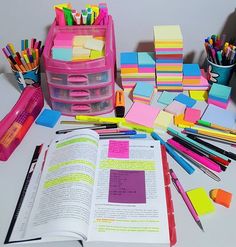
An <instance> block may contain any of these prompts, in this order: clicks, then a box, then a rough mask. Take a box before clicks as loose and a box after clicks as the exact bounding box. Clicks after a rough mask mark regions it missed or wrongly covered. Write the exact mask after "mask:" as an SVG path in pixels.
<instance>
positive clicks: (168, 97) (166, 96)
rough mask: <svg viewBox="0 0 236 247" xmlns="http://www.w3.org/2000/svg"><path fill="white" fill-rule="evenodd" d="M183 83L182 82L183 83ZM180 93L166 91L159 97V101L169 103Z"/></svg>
mask: <svg viewBox="0 0 236 247" xmlns="http://www.w3.org/2000/svg"><path fill="white" fill-rule="evenodd" d="M181 85H182V84H181ZM178 94H179V93H176V92H168V91H164V92H163V93H162V94H161V96H160V97H159V98H158V100H157V101H158V103H161V104H164V105H169V104H170V103H171V102H172V101H173V100H174V98H175V97H176V96H177V95H178Z"/></svg>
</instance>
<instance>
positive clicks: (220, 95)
mask: <svg viewBox="0 0 236 247" xmlns="http://www.w3.org/2000/svg"><path fill="white" fill-rule="evenodd" d="M230 93H231V87H228V86H225V85H221V84H218V83H213V84H212V86H211V89H210V91H209V95H208V104H213V105H216V106H219V107H221V108H223V109H226V108H227V106H228V104H229V98H230Z"/></svg>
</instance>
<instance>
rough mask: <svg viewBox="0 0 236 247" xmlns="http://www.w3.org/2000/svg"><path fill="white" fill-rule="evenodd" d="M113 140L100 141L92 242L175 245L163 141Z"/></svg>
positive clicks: (92, 217)
mask: <svg viewBox="0 0 236 247" xmlns="http://www.w3.org/2000/svg"><path fill="white" fill-rule="evenodd" d="M111 141H112V140H102V141H101V140H100V142H99V152H98V153H99V157H98V167H97V171H96V178H95V190H94V194H93V203H92V210H91V218H90V229H89V237H88V241H102V242H103V241H104V242H107V241H111V242H116V243H121V242H125V244H128V243H140V244H144V243H146V244H147V243H148V244H155V245H156V244H157V243H158V244H163V245H165V244H166V245H169V243H170V240H169V226H168V215H167V205H166V197H165V186H164V176H163V167H162V156H161V147H160V143H159V142H158V141H153V140H129V141H121V140H116V141H112V143H111ZM119 141H121V142H122V145H120V144H119ZM114 142H117V143H114ZM125 142H128V144H127V143H126V144H125ZM114 145H115V146H114ZM85 245H86V242H85ZM87 245H88V246H89V242H88V243H87Z"/></svg>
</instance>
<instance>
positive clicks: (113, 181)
mask: <svg viewBox="0 0 236 247" xmlns="http://www.w3.org/2000/svg"><path fill="white" fill-rule="evenodd" d="M108 202H114V203H146V191H145V172H144V171H128V170H127V171H126V170H111V171H110V184H109V198H108Z"/></svg>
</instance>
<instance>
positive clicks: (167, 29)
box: [154, 25, 183, 42]
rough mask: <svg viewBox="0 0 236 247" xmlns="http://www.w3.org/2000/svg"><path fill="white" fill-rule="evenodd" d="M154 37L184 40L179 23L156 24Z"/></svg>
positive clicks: (166, 39) (163, 39) (164, 39)
mask: <svg viewBox="0 0 236 247" xmlns="http://www.w3.org/2000/svg"><path fill="white" fill-rule="evenodd" d="M154 39H155V41H156V40H159V41H173V42H174V41H176V42H178V41H182V40H183V36H182V33H181V29H180V26H179V25H158V26H154Z"/></svg>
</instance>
